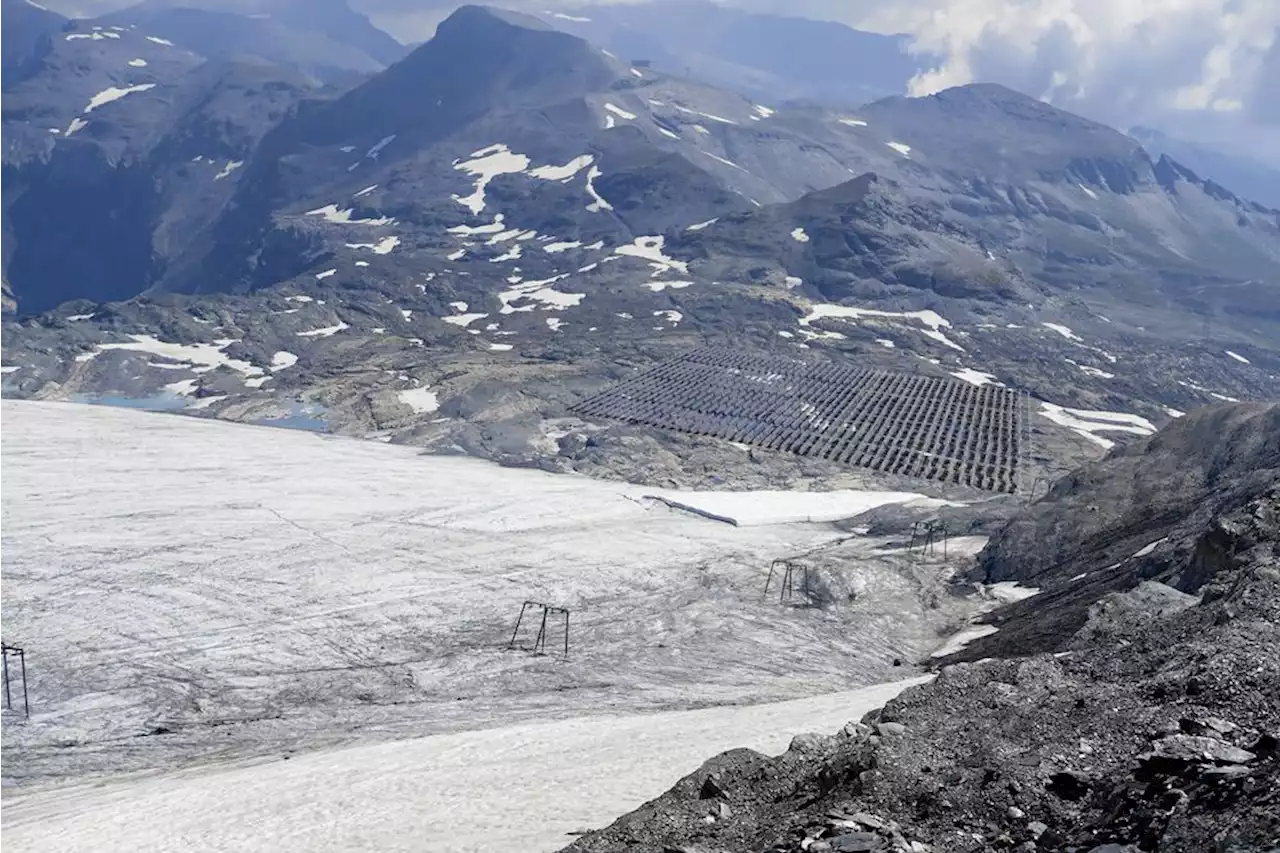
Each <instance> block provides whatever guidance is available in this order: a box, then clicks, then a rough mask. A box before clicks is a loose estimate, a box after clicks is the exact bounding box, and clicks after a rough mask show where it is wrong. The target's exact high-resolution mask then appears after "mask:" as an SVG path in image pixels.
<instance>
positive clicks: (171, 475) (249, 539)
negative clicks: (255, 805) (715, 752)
mask: <svg viewBox="0 0 1280 853" xmlns="http://www.w3.org/2000/svg"><path fill="white" fill-rule="evenodd" d="M3 414H4V420H5V423H4V431H3V456H4V481H3V485H4V488H3V506H4V517H3V525H4V578H3V582H4V601H3V620H4V630H5V639H6V641H9V642H14V643H20V644H21V645H23V646H25V647H26V649H27V652H28V658H27V660H28V668H29V671H30V674H31V697H32V707H33V716H32V720H31V722H30V724H29V725H25V726H17V727H10V726H8V725H6V728H5V731H4V773H5V780H6V782H7V783H12V784H18V785H20V786H39V785H42V784H65V783H67V782H72V781H78V780H81V779H84V778H86V777H92V776H102V775H111V776H114V775H119V774H121V773H124V772H128V771H131V770H155V769H168V768H174V767H188V766H193V765H198V764H202V763H204V762H207V761H209V760H211V759H217V760H219V761H223V760H238V759H251V758H259V757H262V756H266V755H280V754H281V753H287V752H293V751H297V750H300V749H317V748H323V747H327V746H333V745H337V744H344V745H345V744H349V743H351V741H352V740H353V739H354V740H365V741H369V740H388V739H396V738H405V737H414V736H423V735H430V734H442V733H448V732H458V731H462V730H468V729H478V728H489V727H495V726H502V725H509V724H514V723H519V722H525V721H531V720H539V721H548V720H553V719H560V718H565V717H570V716H581V715H584V714H596V713H619V712H627V711H640V710H655V711H656V710H674V709H683V708H690V707H699V706H705V705H709V704H728V703H734V704H741V703H750V702H761V701H772V700H784V699H793V698H798V697H803V696H811V695H814V694H817V693H822V692H829V691H838V690H847V689H851V688H854V687H859V686H863V685H866V684H874V683H879V682H883V681H887V680H890V679H894V678H901V677H903V676H905V675H907V674H908V671H906V670H903V669H900V668H899V669H894V668H893V666H892V661H893V660H894V659H895V658H901V659H903V660H906V661H914V660H920V659H923V658H925V657H926V656H927V655H928V653H929V652H930V651H932V650H933V649H934V648H935V647H936V646H937V645H938V644H939V643H940V642H941V640H940V635H941V634H943V633H945V632H946V631H947V630H948V629H949V628H950V627H951V626H953V625H955V624H957V623H960V622H962V621H963V619H964V617H965V616H966V615H967V612H966V611H965V610H964V608H965V607H966V605H965V604H964V603H962V602H953V601H951V600H949V597H947V596H941V598H942V599H943V603H942V605H941V606H940V607H939V606H936V599H937V598H938V597H939V596H938V595H937V591H938V589H939V587H940V586H941V584H942V583H943V579H944V578H945V577H946V576H947V575H949V574H950V572H951V571H952V570H953V569H954V568H956V565H955V564H953V565H950V566H948V565H946V564H944V563H943V562H941V561H939V562H936V563H921V562H920V561H919V560H917V559H912V558H910V557H908V556H907V555H906V554H905V553H903V550H902V547H901V546H902V544H903V543H897V545H896V547H889V546H890V543H889V541H888V540H885V539H875V538H870V537H856V536H855V537H852V538H850V537H849V535H848V534H846V533H842V532H841V531H839V530H837V529H835V528H833V527H831V526H829V525H825V524H814V523H797V524H756V525H755V526H743V527H734V526H731V525H728V524H723V523H720V522H716V521H711V520H708V519H705V518H701V517H698V516H695V515H692V514H689V513H685V512H680V511H674V510H671V509H669V508H667V507H666V506H664V505H663V504H661V503H660V502H658V501H653V500H645V498H644V496H645V495H646V494H648V493H649V490H646V489H644V488H642V487H638V486H628V485H625V484H618V483H611V482H603V481H596V480H591V479H588V478H585V477H580V476H572V475H554V474H548V473H545V472H541V471H534V470H516V469H503V468H499V467H497V466H495V465H493V464H491V463H487V462H482V461H479V460H475V459H465V458H443V457H431V456H423V455H419V452H418V451H417V450H416V449H414V448H409V447H402V446H395V445H387V444H383V443H379V442H369V441H358V440H352V439H342V438H332V437H326V436H319V435H315V434H311V433H305V432H300V431H293V430H284V429H272V428H266V427H250V426H241V425H232V424H226V423H219V422H209V421H203V420H197V419H192V418H186V417H177V416H166V415H160V414H150V413H144V412H137V411H128V410H122V409H113V408H109V407H94V406H78V405H69V404H56V403H29V402H16V401H5V403H4V405H3ZM675 494H676V495H678V494H679V493H675ZM766 497H768V498H769V499H770V502H771V503H774V504H776V496H767V495H766ZM838 497H839V499H840V500H844V501H846V502H848V501H849V495H848V493H845V494H844V495H843V496H842V497H840V496H839V495H838ZM895 497H901V496H894V495H892V494H877V495H870V494H868V495H867V498H866V500H865V501H863V502H861V503H858V506H862V505H863V503H865V504H866V505H867V506H870V505H872V504H875V503H885V502H887V501H889V500H892V499H894V498H895ZM907 497H910V496H909V495H908V496H907ZM704 499H705V496H703V497H698V496H693V497H691V498H690V500H695V501H702V500H704ZM846 505H850V506H852V503H846ZM777 509H778V510H780V511H782V512H784V513H785V512H789V511H790V510H789V508H788V507H786V506H781V507H777ZM753 512H756V511H755V510H753ZM805 512H806V514H808V512H809V510H807V509H806V511H805ZM759 520H760V518H759V516H758V513H757V515H756V517H755V518H753V521H756V522H758V521H759ZM846 540H847V541H846ZM970 550H975V549H970ZM801 554H805V555H808V556H806V557H805V562H806V563H807V564H808V565H810V566H811V567H812V569H813V570H814V583H815V585H816V588H817V591H818V592H820V593H821V594H822V595H823V596H824V600H825V601H827V602H829V603H828V604H827V605H826V606H822V607H812V608H808V607H797V606H789V605H788V604H780V603H779V601H778V600H777V597H776V592H772V593H771V594H770V595H769V597H768V598H765V597H764V596H763V595H762V593H763V590H764V582H765V577H766V575H767V574H768V570H769V564H770V562H771V561H772V560H774V559H776V558H783V557H793V556H796V555H801ZM955 556H956V554H955V553H954V551H953V553H952V557H953V559H954V558H955ZM797 586H799V584H797ZM775 590H776V581H775ZM854 593H856V597H855V595H854ZM526 599H533V600H536V601H542V602H547V603H550V604H554V605H563V606H567V607H569V608H571V609H572V635H571V649H570V656H569V659H568V660H567V661H563V660H561V659H560V657H559V655H551V656H545V657H543V656H533V655H531V654H530V653H529V652H527V651H521V650H518V649H517V650H513V651H508V650H507V649H506V646H507V643H508V641H509V640H510V638H511V633H512V628H513V623H514V622H515V618H516V615H517V613H518V612H519V611H520V607H521V604H522V602H524V601H525V600H526ZM931 600H933V601H934V602H935V606H931V605H930V601H931ZM535 631H536V626H535V627H534V628H528V627H527V626H526V629H524V630H522V635H521V643H522V644H524V645H528V644H529V643H530V642H531V641H532V637H533V633H534V632H535ZM560 643H562V635H560V634H557V633H554V632H553V634H552V636H551V640H550V642H549V644H548V645H549V646H551V647H553V648H554V647H556V646H557V645H559V644H560Z"/></svg>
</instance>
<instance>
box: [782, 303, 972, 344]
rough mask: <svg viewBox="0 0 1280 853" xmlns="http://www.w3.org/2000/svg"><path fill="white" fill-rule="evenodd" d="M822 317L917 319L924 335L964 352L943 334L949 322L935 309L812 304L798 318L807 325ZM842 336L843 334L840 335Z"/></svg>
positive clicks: (821, 334) (828, 333)
mask: <svg viewBox="0 0 1280 853" xmlns="http://www.w3.org/2000/svg"><path fill="white" fill-rule="evenodd" d="M823 317H840V318H846V319H852V320H857V319H858V318H860V317H882V318H885V319H895V318H899V317H900V318H902V319H904V320H918V321H919V322H920V323H921V324H922V325H924V326H925V328H924V329H923V330H922V331H923V332H924V334H925V336H927V337H930V338H933V339H934V340H935V341H937V342H938V343H940V344H942V345H944V346H948V347H950V348H951V349H955V350H959V351H960V352H964V351H965V349H964V347H962V346H960V345H959V344H957V343H956V342H955V341H953V340H951V339H950V338H948V337H947V336H946V335H945V334H943V332H942V329H944V328H946V329H949V328H951V323H950V321H948V320H947V319H946V318H944V317H943V316H942V315H940V314H938V313H937V312H936V311H928V310H926V311H903V312H898V311H874V310H872V309H869V308H851V307H848V306H845V305H826V304H822V305H814V306H811V307H810V309H809V314H808V315H807V316H805V317H802V318H800V325H801V326H808V325H810V324H811V323H813V321H814V320H820V319H822V318H823ZM813 334H815V335H820V336H823V337H826V336H829V335H832V334H837V333H833V332H827V333H821V332H813ZM841 337H843V335H841Z"/></svg>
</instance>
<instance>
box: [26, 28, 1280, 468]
mask: <svg viewBox="0 0 1280 853" xmlns="http://www.w3.org/2000/svg"><path fill="white" fill-rule="evenodd" d="M77 26H79V25H77ZM92 26H99V25H90V27H89V28H88V29H87V30H84V31H83V32H80V31H77V32H76V33H74V34H75V35H83V36H85V37H84V38H79V39H74V40H70V41H68V40H67V39H65V38H64V39H62V40H61V41H60V42H55V43H54V49H53V52H52V53H51V55H50V56H49V57H47V58H46V60H45V64H44V66H43V67H44V69H45V70H44V71H42V72H41V73H39V74H36V75H34V76H32V77H31V78H29V79H27V80H24V81H23V82H22V83H21V84H20V85H18V86H16V87H15V88H14V89H13V90H11V91H9V92H6V93H5V102H4V115H5V133H6V160H5V176H4V177H5V181H4V193H5V280H6V281H7V282H8V283H9V284H10V285H11V287H12V292H13V295H14V297H15V298H16V300H17V309H18V311H19V312H21V313H22V314H23V315H24V318H23V319H21V320H15V321H13V322H10V323H9V324H8V325H7V327H6V329H5V335H4V347H5V349H4V363H5V373H4V388H5V393H7V394H14V395H21V396H40V397H54V398H67V397H71V398H73V399H85V398H90V399H93V398H101V397H106V398H109V399H110V398H121V397H123V398H131V399H137V398H141V399H143V400H144V401H149V402H147V403H146V404H147V405H159V406H162V407H166V408H183V409H186V410H189V411H192V412H198V413H200V414H202V415H212V416H217V417H224V418H234V419H241V420H255V419H263V418H268V419H269V418H276V417H285V416H288V415H289V414H290V413H294V412H296V411H299V410H300V409H305V410H306V411H308V412H310V413H312V414H317V413H318V414H319V416H320V419H321V420H322V421H323V423H325V424H327V426H328V428H330V429H333V430H336V431H342V432H348V433H352V434H369V433H378V434H382V435H384V436H386V437H388V438H390V439H392V440H396V441H411V442H414V443H418V444H424V445H427V446H431V447H435V448H437V449H440V450H446V449H448V450H453V451H454V452H456V450H454V449H456V448H461V449H463V450H464V451H466V452H471V453H478V454H482V455H486V456H490V457H492V458H498V459H502V460H504V461H511V462H518V463H521V464H539V465H544V466H549V467H553V468H557V469H562V468H572V469H576V470H591V471H595V472H597V473H612V474H615V475H619V476H630V474H627V473H624V471H623V470H622V469H611V468H608V466H609V465H614V464H623V465H624V468H626V469H627V470H632V469H631V468H629V467H627V466H629V465H631V464H632V463H633V462H634V457H636V456H637V454H639V455H641V456H643V455H644V454H657V455H659V456H661V458H663V459H664V460H666V461H665V462H664V463H663V466H664V468H669V469H670V472H669V473H670V476H672V477H684V476H687V474H686V472H685V471H684V470H683V468H682V466H681V465H680V464H679V463H678V460H679V458H681V456H682V455H687V454H688V453H691V452H694V450H693V449H691V446H689V445H688V444H680V443H679V442H677V444H675V445H672V444H669V443H668V442H669V441H671V439H668V438H663V437H659V436H656V435H654V434H652V433H650V432H640V433H637V432H636V431H635V430H629V429H626V428H622V427H606V426H604V425H592V424H584V423H582V422H579V421H576V420H575V419H573V418H571V417H569V416H568V413H567V407H568V406H569V405H571V404H572V403H573V402H575V401H576V400H577V399H579V398H580V396H581V395H582V394H584V393H588V392H590V391H592V390H596V389H599V388H601V387H603V385H604V384H605V383H607V382H609V381H611V380H612V379H616V378H620V377H622V376H625V375H627V374H628V373H629V372H630V371H632V370H635V369H641V368H642V367H643V366H645V365H649V364H652V363H653V362H654V361H655V360H657V359H661V358H664V357H667V356H669V355H671V354H673V353H676V352H680V351H682V350H683V349H685V348H688V347H689V346H692V345H706V344H714V345H729V346H746V347H753V348H761V349H774V348H782V349H785V350H788V351H792V352H795V351H797V350H802V351H803V352H804V353H805V354H807V355H809V356H811V357H813V358H841V359H846V358H855V359H859V360H861V361H863V362H866V363H869V364H873V365H878V366H883V367H888V368H893V369H898V370H908V371H922V372H925V373H935V374H942V375H952V376H957V377H960V378H963V379H966V381H970V382H975V383H983V382H992V381H998V382H1003V383H1005V384H1008V385H1011V386H1014V387H1018V388H1021V389H1024V390H1027V391H1029V392H1031V393H1032V394H1033V395H1035V396H1036V397H1038V398H1039V400H1040V401H1042V402H1039V403H1037V406H1039V407H1040V408H1039V413H1040V414H1039V416H1037V418H1036V424H1037V432H1036V447H1037V448H1038V450H1039V452H1038V454H1037V458H1036V460H1034V461H1035V464H1036V465H1038V466H1039V468H1040V471H1041V473H1042V475H1043V476H1048V477H1054V476H1057V475H1058V474H1061V473H1062V472H1063V471H1065V470H1067V468H1069V467H1070V466H1071V465H1072V464H1073V463H1072V461H1071V460H1073V459H1080V458H1086V457H1088V456H1090V455H1094V454H1097V453H1099V452H1100V449H1105V448H1108V447H1110V446H1111V445H1112V444H1113V443H1115V442H1117V441H1120V442H1123V441H1126V440H1129V439H1131V438H1132V437H1133V436H1140V435H1145V434H1149V433H1151V432H1153V431H1154V430H1155V428H1156V425H1158V424H1160V423H1164V422H1166V421H1167V420H1168V419H1170V418H1173V417H1177V416H1180V415H1181V414H1182V413H1183V412H1184V411H1186V410H1189V409H1192V408H1196V407H1198V406H1200V405H1204V404H1205V403H1209V402H1212V401H1214V400H1219V399H1222V400H1226V399H1232V398H1236V399H1246V398H1257V397H1263V396H1266V395H1274V394H1276V393H1278V391H1280V379H1277V376H1278V375H1280V353H1278V352H1277V344H1276V342H1277V341H1280V328H1278V326H1280V315H1278V314H1277V310H1276V308H1277V306H1280V298H1278V297H1277V286H1278V284H1277V282H1278V281H1280V279H1278V277H1277V271H1280V220H1278V217H1280V214H1278V213H1277V212H1276V211H1274V210H1270V209H1268V208H1265V207H1263V206H1261V205H1259V204H1256V203H1254V202H1251V201H1248V200H1246V199H1242V198H1240V197H1237V196H1235V195H1232V194H1230V193H1227V192H1225V191H1224V190H1222V188H1221V187H1219V186H1217V185H1216V184H1212V183H1211V182H1208V181H1205V180H1203V179H1201V178H1199V177H1198V176H1196V175H1195V174H1194V173H1192V172H1190V171H1189V170H1186V169H1184V168H1182V167H1181V166H1179V165H1178V164H1177V163H1176V162H1174V161H1172V160H1169V159H1168V158H1157V159H1153V158H1152V157H1151V156H1150V155H1149V154H1148V153H1147V152H1146V151H1145V150H1144V149H1143V148H1142V147H1141V146H1140V145H1139V144H1138V143H1137V142H1136V141H1135V140H1133V139H1131V138H1129V137H1126V136H1124V135H1122V134H1119V133H1117V132H1115V131H1113V130H1111V129H1109V128H1106V127H1103V126H1101V125H1097V124H1094V123H1091V122H1088V121H1085V120H1083V119H1080V118H1078V117H1076V116H1072V115H1070V114H1068V113H1064V112H1061V111H1059V110H1055V109H1053V108H1052V107H1049V106H1047V105H1045V104H1042V103H1040V102H1038V101H1035V100H1033V99H1030V98H1026V97H1023V96H1021V95H1018V94H1016V93H1014V92H1011V91H1009V90H1007V89H1003V88H1001V87H997V86H982V85H979V86H967V87H960V88H958V89H953V90H949V91H947V92H943V93H941V94H939V95H937V96H933V97H930V98H922V99H906V98H890V99H887V100H882V101H877V102H875V103H872V104H868V105H866V106H865V107H863V108H860V109H858V110H856V111H854V110H827V109H822V108H819V107H815V106H785V105H782V104H774V105H769V104H765V103H760V102H758V101H757V100H754V99H751V98H748V97H745V96H743V95H739V94H734V93H732V92H729V91H726V90H723V89H717V88H714V87H711V86H708V85H705V84H701V83H696V82H693V81H690V80H687V79H683V78H679V77H673V76H670V75H667V74H663V73H661V72H658V71H655V70H654V69H652V68H638V67H633V66H631V65H629V64H628V63H626V62H624V61H622V59H620V58H619V57H618V56H616V55H611V54H610V53H609V52H606V51H604V50H600V49H598V48H595V47H593V46H591V45H590V44H588V43H587V42H584V41H582V40H581V39H578V38H576V37H574V36H571V35H568V34H566V33H563V32H560V31H558V30H556V29H554V28H552V27H550V26H548V25H547V24H545V23H542V22H540V21H538V20H536V19H532V18H528V17H525V16H520V15H516V14H513V13H509V12H501V11H496V10H492V9H486V8H482V7H464V8H463V9H460V10H459V11H458V12H456V13H455V14H454V15H453V16H451V17H450V18H449V20H447V21H446V22H445V23H444V24H442V25H441V27H440V28H439V32H438V34H437V36H436V37H435V38H434V39H432V40H431V41H430V42H428V43H426V44H424V45H422V46H421V47H419V48H417V49H415V50H414V51H413V52H412V53H411V54H410V55H408V56H407V57H405V58H404V59H403V60H401V61H399V62H397V63H396V64H394V65H392V66H391V67H390V68H388V69H387V70H385V71H383V72H381V73H379V74H377V75H374V76H372V77H370V78H369V79H367V80H365V81H364V82H361V83H359V84H357V85H355V86H352V87H350V88H347V89H345V90H343V89H339V88H337V87H323V86H320V85H319V84H317V83H315V82H313V81H311V80H310V79H308V78H306V77H303V76H301V75H300V74H299V72H297V71H295V70H290V69H285V68H283V67H282V66H279V65H276V64H263V63H261V62H256V63H250V62H243V61H234V60H209V59H204V58H202V57H200V56H196V55H194V54H191V53H189V52H187V51H184V50H182V49H181V48H179V47H177V46H176V45H173V46H171V45H166V44H163V43H162V42H163V41H166V39H163V37H159V38H160V39H161V41H155V40H151V39H147V38H146V36H145V35H142V36H140V37H139V32H140V31H134V30H129V29H128V28H127V27H124V26H123V25H120V26H121V27H122V28H121V29H120V30H111V32H114V33H116V34H117V35H119V38H114V37H111V36H107V35H104V33H105V32H106V30H93V29H92ZM72 34H73V33H68V35H72ZM95 35H102V38H95V37H94V36H95ZM143 51H145V53H144V52H143ZM135 54H136V58H138V59H140V60H141V61H142V62H144V63H145V64H143V65H135V64H133V63H131V61H130V57H133V56H134V55H135ZM72 69H82V70H79V71H75V72H74V73H73V71H72ZM64 92H65V93H64ZM59 93H64V94H59ZM55 131H56V132H55ZM233 164H234V165H233ZM73 195H74V199H75V202H74V203H72V197H73ZM65 234H74V235H77V240H78V241H79V242H78V244H77V245H79V246H80V248H78V249H77V250H76V251H70V252H69V251H66V248H65V246H66V243H67V241H66V239H65V237H64V235H65ZM55 306H59V307H56V308H55ZM46 311H47V312H48V313H44V314H41V312H46ZM422 386H429V387H431V388H432V389H433V393H434V394H435V398H434V399H435V401H436V405H435V407H426V408H415V407H414V406H411V405H409V404H407V403H404V402H403V400H402V398H401V396H400V394H401V392H402V391H404V390H406V388H409V387H422ZM313 420H315V419H314V418H313ZM551 433H555V434H556V435H558V436H560V437H564V436H565V434H566V433H572V435H573V437H571V438H566V441H567V444H564V445H563V446H562V444H561V442H560V439H559V438H549V437H548V436H549V435H550V434H551ZM583 436H591V442H590V443H589V444H584V442H585V439H584V438H583ZM681 441H683V440H681ZM704 444H705V445H707V446H708V447H710V446H711V445H714V443H712V442H704ZM623 446H626V447H628V448H630V449H629V450H628V451H627V452H626V453H625V454H623V455H624V456H626V457H628V459H630V460H631V461H630V462H627V463H625V464H624V463H619V462H616V461H615V462H609V461H607V460H606V459H605V458H604V457H607V455H608V454H607V453H602V449H608V448H614V449H617V448H619V447H623ZM699 446H702V445H699ZM707 452H710V453H711V454H712V456H713V457H714V458H715V459H716V462H715V465H722V464H723V465H728V466H730V467H734V468H735V469H736V468H739V467H741V466H742V465H743V463H744V462H746V459H745V457H744V458H742V459H739V458H736V457H735V458H733V459H730V458H729V457H728V456H726V455H725V454H729V455H732V454H731V453H730V450H729V449H726V448H724V447H722V446H721V445H714V449H710V450H708V451H707ZM747 464H748V466H749V465H754V464H757V463H747ZM770 464H772V463H770ZM778 464H779V465H783V463H778ZM600 466H605V468H604V469H603V470H602V469H601V467H600ZM640 467H641V468H643V467H644V466H640ZM712 467H714V466H712ZM766 467H767V466H766ZM783 467H785V465H784V466H783ZM655 470H656V469H655ZM664 476H665V475H664ZM744 476H747V474H745V473H744Z"/></svg>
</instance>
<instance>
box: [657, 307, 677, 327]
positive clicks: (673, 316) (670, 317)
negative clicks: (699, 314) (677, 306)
mask: <svg viewBox="0 0 1280 853" xmlns="http://www.w3.org/2000/svg"><path fill="white" fill-rule="evenodd" d="M653 316H655V317H661V318H663V319H664V320H666V321H667V322H668V323H670V324H671V325H673V326H676V325H679V323H680V321H681V320H683V319H684V315H683V314H681V313H680V312H679V311H670V310H668V311H654V312H653Z"/></svg>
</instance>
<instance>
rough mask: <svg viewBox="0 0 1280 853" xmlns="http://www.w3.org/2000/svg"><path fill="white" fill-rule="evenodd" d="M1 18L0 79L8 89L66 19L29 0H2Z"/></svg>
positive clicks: (0, 7)
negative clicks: (2, 23) (11, 82)
mask: <svg viewBox="0 0 1280 853" xmlns="http://www.w3.org/2000/svg"><path fill="white" fill-rule="evenodd" d="M0 17H3V19H4V31H3V41H2V42H0V57H2V58H0V69H2V70H0V77H2V78H3V80H4V84H5V86H8V85H9V83H10V81H12V80H14V79H15V78H18V77H21V76H23V75H24V74H25V73H27V72H26V69H27V66H28V65H29V64H30V63H32V62H33V61H35V60H36V58H37V56H38V54H39V53H40V52H41V51H43V50H46V49H47V40H48V39H49V37H51V36H52V35H53V34H54V33H56V32H58V31H59V30H61V29H62V27H63V26H64V25H65V24H66V23H67V19H66V18H64V17H63V16H62V15H59V14H58V13H57V12H54V11H52V10H50V9H46V8H44V7H43V6H39V5H37V4H35V3H32V2H31V1H30V0H4V3H3V5H2V6H0Z"/></svg>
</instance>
